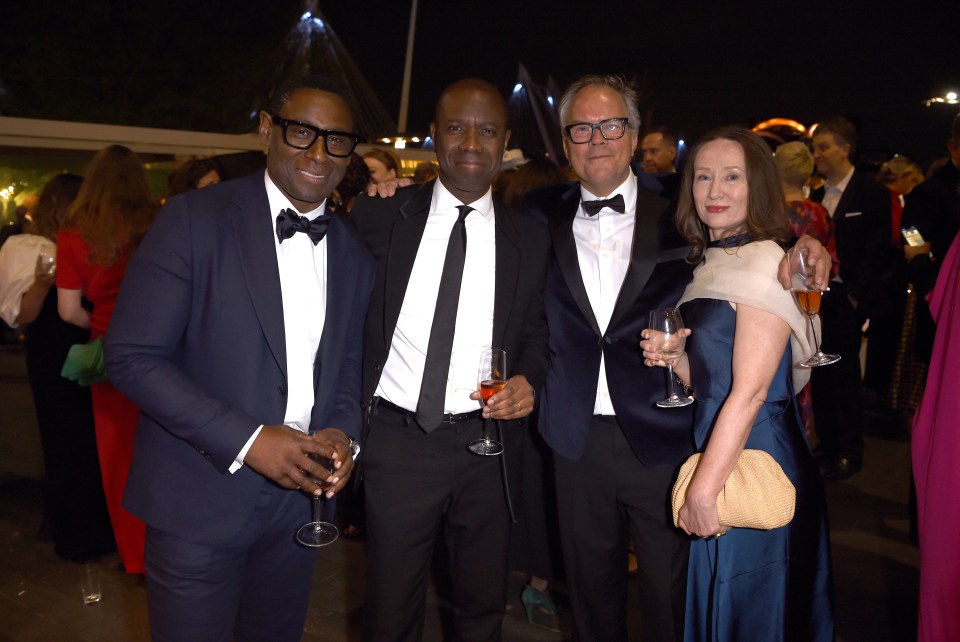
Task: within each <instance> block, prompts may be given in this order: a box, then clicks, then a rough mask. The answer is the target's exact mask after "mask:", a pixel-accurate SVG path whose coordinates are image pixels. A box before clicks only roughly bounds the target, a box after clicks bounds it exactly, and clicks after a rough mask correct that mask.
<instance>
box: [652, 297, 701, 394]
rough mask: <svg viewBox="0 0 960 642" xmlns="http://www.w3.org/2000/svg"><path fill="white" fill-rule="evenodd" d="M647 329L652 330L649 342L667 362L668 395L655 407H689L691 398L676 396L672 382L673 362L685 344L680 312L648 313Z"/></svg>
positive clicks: (676, 310)
mask: <svg viewBox="0 0 960 642" xmlns="http://www.w3.org/2000/svg"><path fill="white" fill-rule="evenodd" d="M649 327H650V329H651V330H652V333H651V337H650V340H651V341H653V343H654V345H655V346H656V348H657V352H659V353H660V357H661V358H662V359H663V360H664V361H666V362H667V374H668V379H669V383H668V384H667V390H668V392H669V394H668V395H667V397H666V398H665V399H661V400H660V401H658V402H657V406H659V407H660V408H680V407H681V406H689V405H690V404H692V403H693V398H691V397H680V396H678V395H677V393H676V391H675V390H674V382H673V362H674V361H676V360H677V357H679V356H680V354H681V353H682V352H683V344H684V343H685V342H686V337H685V336H684V335H683V332H682V331H683V319H682V318H681V317H680V310H678V309H677V308H665V309H661V310H654V311H653V312H651V313H650V325H649Z"/></svg>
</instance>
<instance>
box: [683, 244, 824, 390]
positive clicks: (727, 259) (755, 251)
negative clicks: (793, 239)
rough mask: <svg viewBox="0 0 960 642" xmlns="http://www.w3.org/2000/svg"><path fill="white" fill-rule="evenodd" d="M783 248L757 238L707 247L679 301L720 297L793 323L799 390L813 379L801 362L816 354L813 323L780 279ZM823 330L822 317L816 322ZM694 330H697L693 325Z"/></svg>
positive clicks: (794, 385)
mask: <svg viewBox="0 0 960 642" xmlns="http://www.w3.org/2000/svg"><path fill="white" fill-rule="evenodd" d="M783 254H784V252H783V250H782V249H781V248H780V246H779V245H777V244H776V243H775V242H773V241H757V242H754V243H748V244H746V245H743V246H741V247H738V248H707V251H706V252H705V254H704V258H705V260H704V262H703V263H701V264H700V265H699V266H698V267H697V269H696V270H694V272H693V281H692V282H691V283H690V285H688V286H687V289H686V290H685V291H684V293H683V296H682V297H680V301H679V302H678V303H677V305H678V306H679V305H680V304H681V303H684V302H686V301H691V300H693V299H719V300H722V301H730V302H731V303H736V304H738V305H741V304H742V305H746V306H749V307H751V308H757V309H759V310H764V311H766V312H769V313H771V314H774V315H776V316H777V317H779V318H781V319H783V320H784V321H785V322H786V323H787V325H789V326H790V330H791V333H790V345H791V348H792V349H793V364H794V365H793V389H794V392H795V393H798V392H800V389H801V388H803V386H804V385H806V383H807V381H809V380H810V369H809V368H804V367H802V366H798V365H797V363H798V362H800V361H802V360H804V359H806V358H807V357H809V356H810V355H812V354H813V353H814V349H813V342H812V341H811V340H810V336H809V332H810V325H809V323H808V322H807V317H806V316H805V315H804V314H803V312H801V311H800V308H799V307H798V306H797V304H796V302H795V301H794V300H793V295H792V294H790V291H789V290H784V289H783V286H781V285H780V283H779V282H778V281H777V268H778V266H779V264H780V259H782V258H783ZM814 323H816V324H817V327H818V331H819V317H818V319H817V320H816V321H815V322H814ZM693 331H694V333H696V331H697V329H696V328H693Z"/></svg>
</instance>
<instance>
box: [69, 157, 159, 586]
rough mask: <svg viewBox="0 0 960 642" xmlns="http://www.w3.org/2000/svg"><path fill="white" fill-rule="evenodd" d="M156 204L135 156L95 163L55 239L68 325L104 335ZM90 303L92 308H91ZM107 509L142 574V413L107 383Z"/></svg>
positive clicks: (127, 556)
mask: <svg viewBox="0 0 960 642" xmlns="http://www.w3.org/2000/svg"><path fill="white" fill-rule="evenodd" d="M156 210H157V204H156V201H155V199H154V198H153V196H152V195H151V194H150V190H149V188H148V186H147V177H146V174H145V173H144V170H143V166H142V165H141V163H140V161H139V160H138V159H137V157H136V156H135V155H134V154H133V152H131V151H130V150H129V149H127V148H126V147H123V146H121V145H111V146H109V147H106V148H104V149H102V150H101V151H100V152H99V153H97V155H96V156H95V157H94V159H93V162H92V163H91V165H90V168H89V169H88V170H87V175H86V177H85V178H84V181H83V185H82V186H81V188H80V194H79V195H78V196H77V199H76V200H75V201H74V202H73V205H72V206H71V207H70V210H69V212H68V213H67V218H66V221H65V223H64V226H63V227H62V228H61V229H60V232H59V233H58V234H57V297H58V299H57V308H58V310H59V312H60V316H61V317H62V318H63V320H64V321H66V322H68V323H73V324H74V325H78V326H80V327H82V328H90V338H91V339H96V338H97V337H99V336H102V335H104V334H106V332H107V331H108V325H109V323H110V316H111V315H112V314H113V307H114V304H115V303H116V300H117V294H118V293H119V292H120V282H121V281H122V280H123V275H124V272H125V271H126V269H127V262H128V261H129V259H130V255H131V254H132V253H133V251H134V249H135V248H136V246H137V244H138V243H139V242H140V240H141V239H142V238H143V235H144V234H145V233H146V231H147V228H148V227H149V226H150V223H151V222H152V221H153V217H154V214H155V213H156ZM91 305H92V309H91ZM91 393H92V395H93V415H94V422H95V424H96V433H97V451H98V453H99V456H100V470H101V475H102V477H103V490H104V494H105V495H106V498H107V508H108V509H109V512H110V521H111V523H112V525H113V533H114V537H115V538H116V542H117V549H118V551H119V552H120V558H121V559H122V560H123V565H124V567H125V568H126V571H127V572H128V573H143V545H144V533H145V527H144V524H143V522H141V521H140V520H139V519H137V518H136V517H134V516H133V515H131V514H130V513H128V512H127V511H126V510H125V509H124V508H123V507H122V505H121V502H122V500H123V491H124V487H125V486H126V483H127V473H128V471H129V469H130V461H131V459H132V458H133V437H134V431H135V430H136V426H137V416H138V414H139V410H138V409H137V407H136V406H135V405H133V404H132V403H131V402H130V401H129V400H128V399H127V398H126V397H124V396H123V395H122V394H120V393H119V392H117V390H116V389H115V388H114V387H113V386H112V385H111V384H110V383H109V382H103V383H97V384H94V385H93V386H92V387H91Z"/></svg>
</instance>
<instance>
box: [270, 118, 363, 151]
mask: <svg viewBox="0 0 960 642" xmlns="http://www.w3.org/2000/svg"><path fill="white" fill-rule="evenodd" d="M270 118H272V119H273V122H274V124H275V125H279V126H280V127H282V128H283V142H285V143H286V144H287V145H290V147H294V148H296V149H310V148H311V147H312V146H313V144H314V143H315V142H317V139H318V138H323V151H325V152H326V153H327V155H328V156H336V157H337V158H346V157H347V156H349V155H350V154H352V153H353V150H354V149H356V148H357V144H358V143H359V142H360V137H359V136H358V135H356V134H354V133H352V132H338V131H335V130H332V129H320V128H319V127H314V126H313V125H308V124H307V123H301V122H299V121H296V120H287V119H286V118H281V117H280V116H277V115H276V114H271V116H270Z"/></svg>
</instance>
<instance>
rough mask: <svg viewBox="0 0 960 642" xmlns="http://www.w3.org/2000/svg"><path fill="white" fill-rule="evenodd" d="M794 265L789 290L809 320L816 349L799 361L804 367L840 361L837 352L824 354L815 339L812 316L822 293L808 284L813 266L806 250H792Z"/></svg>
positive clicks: (818, 305) (815, 314) (817, 308)
mask: <svg viewBox="0 0 960 642" xmlns="http://www.w3.org/2000/svg"><path fill="white" fill-rule="evenodd" d="M793 254H794V259H795V261H794V266H793V277H792V286H791V291H792V292H793V298H794V299H795V300H796V301H797V305H798V306H799V307H800V309H801V310H802V311H803V313H804V314H805V315H807V320H808V321H809V322H810V331H811V332H813V345H814V346H816V348H817V351H816V352H815V353H813V356H811V357H810V358H808V359H805V360H803V361H801V362H800V365H801V366H803V367H804V368H816V367H817V366H828V365H830V364H831V363H836V362H837V361H840V355H838V354H825V353H824V352H823V351H822V350H821V349H820V342H819V340H817V328H816V326H815V325H814V323H813V319H814V317H816V316H817V313H819V312H820V299H821V297H822V296H823V293H822V292H821V291H820V290H818V289H817V288H816V287H813V286H812V285H811V284H810V281H811V280H812V278H813V268H812V267H811V266H810V265H809V264H808V263H807V255H806V250H802V249H801V250H794V252H793Z"/></svg>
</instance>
